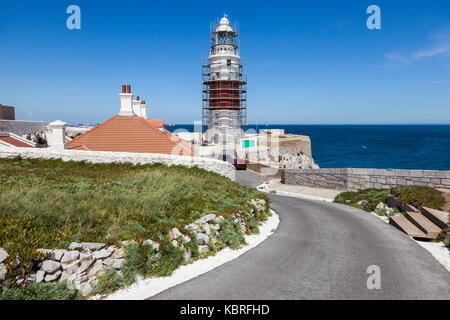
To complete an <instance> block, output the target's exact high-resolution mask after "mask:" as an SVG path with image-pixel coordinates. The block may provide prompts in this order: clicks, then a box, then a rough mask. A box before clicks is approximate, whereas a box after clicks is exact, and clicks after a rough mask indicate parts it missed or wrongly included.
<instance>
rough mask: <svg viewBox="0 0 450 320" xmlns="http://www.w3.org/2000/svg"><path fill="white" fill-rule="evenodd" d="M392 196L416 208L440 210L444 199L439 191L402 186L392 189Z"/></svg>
mask: <svg viewBox="0 0 450 320" xmlns="http://www.w3.org/2000/svg"><path fill="white" fill-rule="evenodd" d="M392 196H394V197H395V198H397V199H399V200H401V201H403V202H405V203H407V204H410V205H413V206H414V207H416V208H419V207H421V206H425V207H428V208H433V209H437V210H442V208H443V206H444V205H445V198H444V196H443V195H442V192H440V191H439V190H436V189H433V188H430V187H422V186H402V187H397V188H394V189H392Z"/></svg>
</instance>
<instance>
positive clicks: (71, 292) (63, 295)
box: [0, 282, 83, 300]
mask: <svg viewBox="0 0 450 320" xmlns="http://www.w3.org/2000/svg"><path fill="white" fill-rule="evenodd" d="M78 299H83V296H82V294H81V292H79V291H78V290H75V289H69V288H67V285H66V283H65V282H46V283H44V282H41V283H30V284H27V285H22V286H14V287H12V286H5V287H0V300H78Z"/></svg>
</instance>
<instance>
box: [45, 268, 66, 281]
mask: <svg viewBox="0 0 450 320" xmlns="http://www.w3.org/2000/svg"><path fill="white" fill-rule="evenodd" d="M61 274H62V272H61V270H57V271H55V272H53V273H47V274H46V275H45V277H44V281H45V282H52V281H55V280H58V278H59V277H60V276H61Z"/></svg>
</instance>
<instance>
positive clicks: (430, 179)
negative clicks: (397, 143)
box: [281, 168, 450, 191]
mask: <svg viewBox="0 0 450 320" xmlns="http://www.w3.org/2000/svg"><path fill="white" fill-rule="evenodd" d="M281 182H283V183H286V184H292V185H302V186H310V187H322V188H330V189H340V190H349V191H356V190H360V189H367V188H377V189H390V188H393V187H398V186H409V185H418V186H428V187H432V188H449V189H450V171H439V170H403V169H354V168H342V169H283V170H282V171H281Z"/></svg>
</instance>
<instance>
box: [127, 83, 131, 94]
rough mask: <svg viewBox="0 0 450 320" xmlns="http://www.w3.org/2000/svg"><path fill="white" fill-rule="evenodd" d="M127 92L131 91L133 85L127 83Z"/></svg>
mask: <svg viewBox="0 0 450 320" xmlns="http://www.w3.org/2000/svg"><path fill="white" fill-rule="evenodd" d="M127 93H131V86H130V85H129V84H127Z"/></svg>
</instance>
